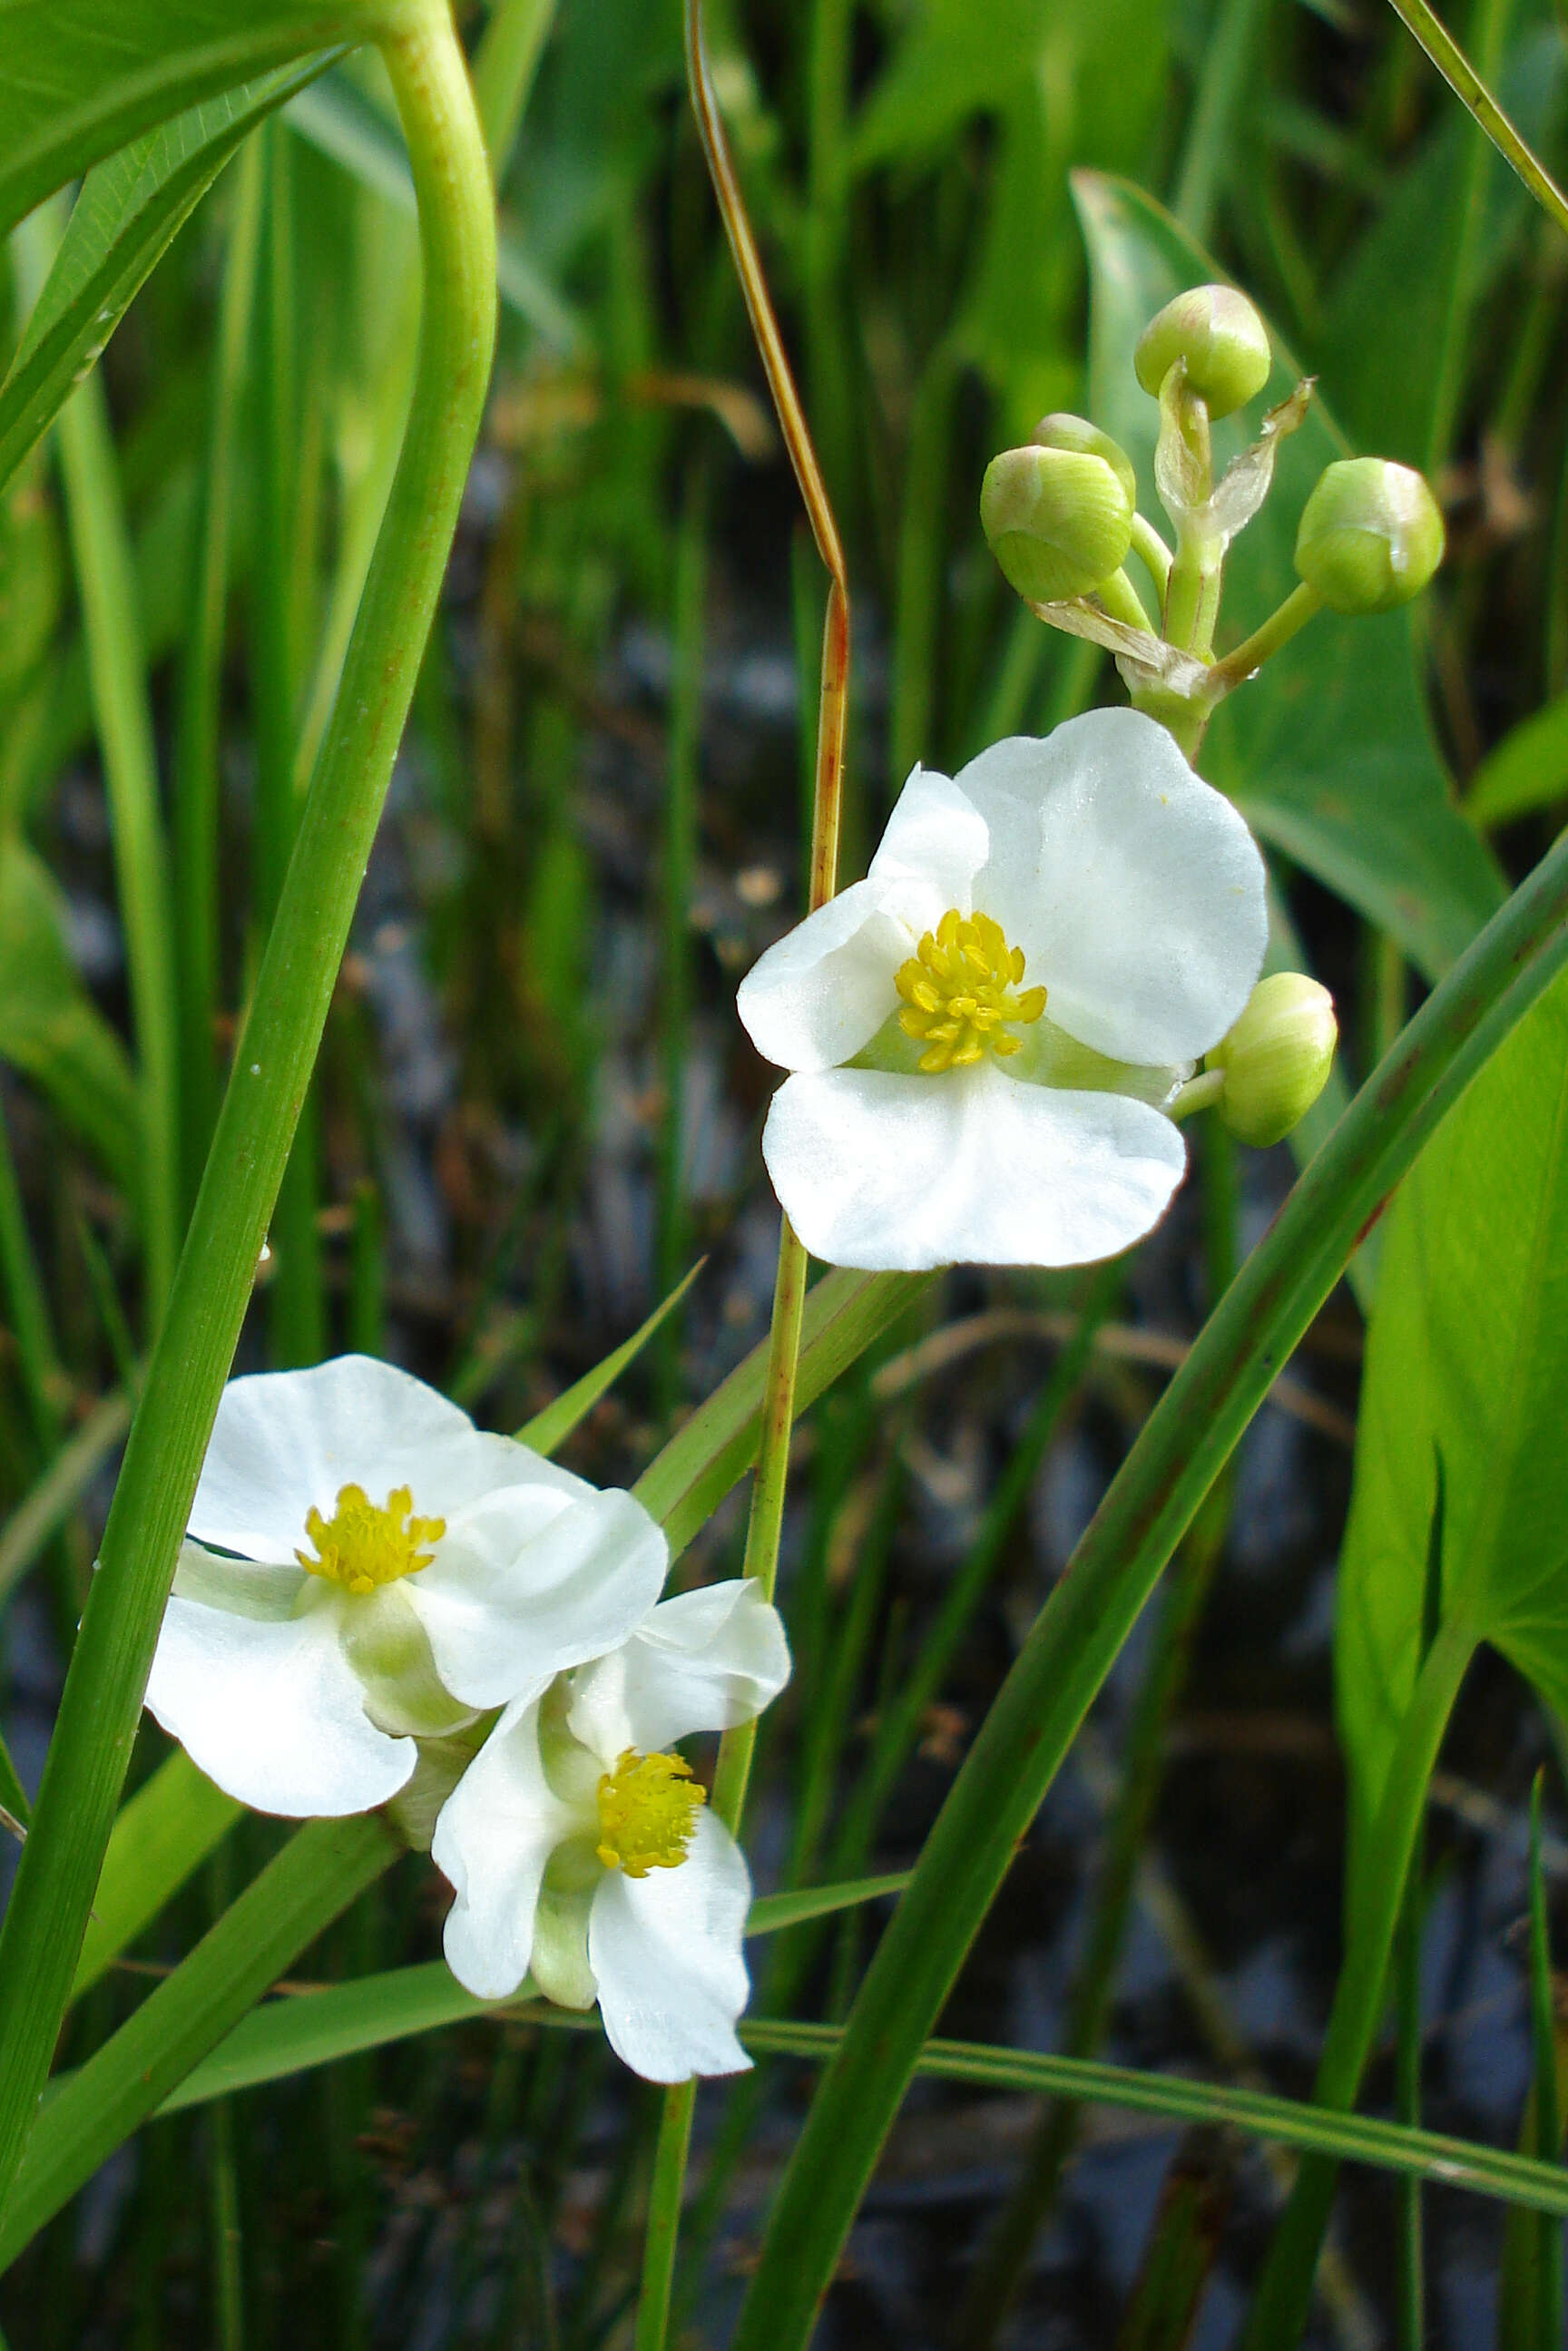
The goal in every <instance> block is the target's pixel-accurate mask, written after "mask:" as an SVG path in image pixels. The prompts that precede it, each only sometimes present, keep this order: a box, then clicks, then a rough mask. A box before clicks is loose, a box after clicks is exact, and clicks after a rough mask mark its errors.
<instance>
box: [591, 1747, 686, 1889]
mask: <svg viewBox="0 0 1568 2351" xmlns="http://www.w3.org/2000/svg"><path fill="white" fill-rule="evenodd" d="M706 1802H707V1791H706V1788H700V1787H698V1786H697V1784H696V1782H695V1781H694V1780H693V1778H692V1771H691V1765H690V1764H689V1763H684V1762H683V1761H681V1759H680V1757H679V1756H678V1755H639V1754H638V1752H637V1750H636V1749H635V1748H634V1747H628V1748H627V1749H626V1750H624V1752H623V1753H622V1754H621V1755H620V1756H619V1757H618V1758H617V1759H616V1764H615V1769H614V1771H606V1772H605V1773H604V1774H603V1776H602V1778H601V1780H600V1782H599V1844H598V1848H597V1850H598V1854H599V1858H600V1860H601V1862H602V1863H603V1864H604V1866H605V1868H606V1869H623V1870H624V1871H625V1873H626V1875H627V1876H628V1877H646V1876H647V1875H648V1872H649V1871H650V1870H651V1869H677V1868H678V1867H679V1866H680V1865H681V1863H682V1862H683V1861H685V1857H686V1847H687V1845H689V1844H690V1843H691V1841H692V1831H693V1830H694V1829H695V1826H696V1824H697V1814H698V1813H699V1812H700V1811H701V1809H702V1807H703V1805H704V1804H706Z"/></svg>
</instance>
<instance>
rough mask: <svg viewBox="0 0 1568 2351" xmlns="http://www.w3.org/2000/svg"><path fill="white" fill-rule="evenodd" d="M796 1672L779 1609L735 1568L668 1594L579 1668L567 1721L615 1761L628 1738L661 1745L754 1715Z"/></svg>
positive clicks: (650, 1747) (644, 1749)
mask: <svg viewBox="0 0 1568 2351" xmlns="http://www.w3.org/2000/svg"><path fill="white" fill-rule="evenodd" d="M788 1680H789V1645H788V1643H787V1642H786V1640H785V1637H784V1625H783V1620H782V1618H781V1617H780V1616H779V1611H778V1610H777V1609H776V1608H775V1607H773V1606H772V1605H771V1604H769V1602H768V1601H767V1600H765V1599H764V1598H763V1595H762V1593H761V1592H760V1590H759V1589H758V1586H757V1584H756V1583H750V1582H747V1581H746V1580H745V1579H743V1578H740V1577H735V1578H732V1579H731V1580H730V1581H729V1582H727V1583H709V1584H705V1585H704V1586H702V1588H701V1589H699V1590H698V1591H695V1592H683V1593H677V1595H676V1597H675V1598H674V1600H664V1601H661V1602H660V1604H659V1605H658V1607H657V1608H655V1609H654V1610H653V1614H651V1615H650V1616H649V1617H648V1618H647V1620H646V1621H645V1623H644V1624H643V1625H641V1626H640V1627H639V1629H638V1630H637V1631H636V1632H635V1633H633V1634H632V1637H631V1639H630V1640H629V1641H626V1642H624V1643H623V1644H622V1646H621V1647H620V1648H619V1649H614V1650H612V1652H611V1654H610V1655H609V1656H604V1657H601V1658H600V1659H599V1660H598V1661H597V1662H596V1663H595V1664H593V1665H591V1666H585V1667H583V1668H582V1670H581V1672H580V1673H577V1674H574V1675H573V1676H572V1682H571V1693H572V1694H571V1708H570V1713H569V1715H568V1717H567V1725H568V1728H569V1729H570V1732H571V1734H572V1737H573V1738H574V1739H580V1740H581V1741H582V1743H583V1745H584V1746H585V1747H590V1748H591V1749H592V1750H593V1752H594V1753H595V1754H596V1755H598V1756H599V1757H600V1758H601V1761H603V1763H604V1765H605V1768H606V1769H607V1770H608V1769H609V1768H610V1767H611V1766H612V1765H613V1763H614V1761H615V1760H616V1758H617V1756H619V1755H620V1754H622V1752H623V1750H625V1749H626V1748H628V1747H635V1748H636V1749H638V1750H639V1751H640V1752H641V1753H643V1754H644V1755H653V1754H657V1753H660V1752H662V1751H663V1750H665V1749H667V1748H670V1747H672V1746H674V1742H675V1740H678V1739H685V1738H687V1737H688V1736H689V1735H690V1733H691V1732H693V1731H695V1730H730V1729H734V1727H735V1725H736V1724H737V1722H749V1721H750V1720H751V1719H752V1717H753V1716H754V1715H758V1714H760V1713H761V1711H762V1709H763V1708H764V1707H765V1706H767V1705H768V1702H769V1700H770V1699H772V1698H776V1697H777V1696H778V1694H779V1691H780V1690H781V1689H782V1688H783V1687H784V1685H785V1683H786V1682H787V1681H788Z"/></svg>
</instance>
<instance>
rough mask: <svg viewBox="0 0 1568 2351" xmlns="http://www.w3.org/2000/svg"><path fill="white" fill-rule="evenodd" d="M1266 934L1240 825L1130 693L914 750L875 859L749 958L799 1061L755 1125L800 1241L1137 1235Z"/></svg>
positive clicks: (1060, 1249)
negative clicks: (996, 736) (1132, 704)
mask: <svg viewBox="0 0 1568 2351" xmlns="http://www.w3.org/2000/svg"><path fill="white" fill-rule="evenodd" d="M982 918H984V919H982ZM945 921H946V922H947V930H946V932H944V929H943V925H944V922H945ZM1267 935H1268V915H1267V909H1266V905H1265V897H1264V872H1263V862H1262V859H1261V858H1260V855H1259V852H1258V849H1257V846H1256V844H1255V843H1254V841H1253V840H1252V837H1251V834H1250V833H1249V831H1248V829H1247V826H1246V824H1245V823H1244V822H1243V820H1242V819H1241V818H1240V817H1239V815H1238V814H1237V812H1236V810H1234V809H1233V808H1232V807H1231V805H1230V803H1229V802H1228V800H1226V799H1224V798H1223V797H1222V796H1221V795H1220V794H1219V793H1218V792H1216V791H1214V790H1212V789H1210V787H1209V786H1208V785H1207V784H1205V783H1203V782H1202V781H1201V780H1200V779H1199V778H1197V776H1195V775H1194V774H1193V773H1192V770H1191V769H1190V768H1189V767H1188V766H1187V763H1186V759H1185V758H1183V757H1182V754H1181V752H1180V751H1179V750H1178V749H1177V747H1176V745H1175V743H1174V742H1173V741H1172V739H1171V737H1170V736H1169V735H1168V734H1167V733H1166V730H1165V728H1164V727H1162V726H1158V725H1156V724H1155V721H1154V720H1152V719H1150V718H1146V717H1144V716H1142V715H1141V714H1139V713H1138V712H1136V711H1131V710H1099V711H1093V712H1091V713H1090V714H1089V715H1088V716H1085V717H1082V718H1077V719H1073V720H1071V721H1070V722H1069V724H1068V725H1066V726H1060V727H1058V728H1057V730H1056V732H1055V733H1054V734H1053V735H1051V736H1050V737H1046V738H1045V739H1044V740H1037V739H1034V738H1032V737H1012V738H1010V739H1009V740H1008V741H1005V742H1001V743H997V744H994V745H993V746H992V747H991V748H990V749H989V750H988V751H984V752H982V753H981V754H980V756H979V758H977V759H973V760H971V761H970V763H969V765H968V766H967V768H964V769H963V770H962V771H961V773H960V774H959V776H958V777H957V778H956V780H952V779H949V778H947V777H946V776H941V775H936V774H934V773H932V772H931V771H930V770H928V769H925V768H915V772H914V774H913V775H912V776H911V777H910V778H909V781H908V782H907V784H906V785H905V786H904V791H903V793H902V795H901V797H900V799H899V801H898V805H897V807H896V808H895V809H894V812H893V815H892V817H891V819H890V820H889V822H888V826H887V830H886V831H885V833H884V834H883V840H882V844H881V846H880V847H879V849H878V851H877V852H876V855H875V857H874V858H873V861H872V864H871V870H870V872H869V873H868V874H867V876H866V879H865V880H864V881H863V882H860V883H855V884H854V885H853V886H852V888H850V889H848V890H845V891H844V892H843V893H841V895H840V896H839V897H837V898H834V899H832V900H831V901H830V902H829V904H827V905H825V906H823V907H822V908H821V910H820V911H819V912H818V913H816V914H812V915H810V916H809V917H808V919H807V920H806V921H805V922H803V923H802V924H800V926H799V927H798V928H797V929H795V930H793V931H791V932H789V934H788V935H787V936H786V937H784V938H782V939H780V940H779V943H778V945H777V946H773V947H770V948H769V949H768V952H767V953H766V954H765V955H764V956H762V957H761V958H760V960H759V961H758V964H757V965H756V966H755V967H754V968H753V969H752V970H751V971H750V972H749V973H748V974H747V977H746V979H745V980H744V981H743V982H742V983H741V987H740V993H739V998H738V1008H739V1011H740V1016H741V1019H743V1020H744V1022H745V1023H746V1026H747V1029H748V1030H749V1031H750V1033H751V1036H752V1039H753V1040H754V1042H755V1043H756V1044H757V1046H758V1050H760V1051H761V1052H763V1053H764V1054H766V1055H767V1057H768V1060H769V1061H776V1062H778V1063H779V1064H780V1065H781V1066H782V1067H783V1068H785V1069H787V1070H789V1071H792V1072H794V1074H793V1075H791V1076H790V1077H789V1079H788V1080H787V1081H786V1082H785V1084H784V1085H783V1086H782V1087H781V1088H780V1089H779V1092H778V1094H777V1095H776V1096H775V1097H774V1101H773V1105H772V1109H771V1111H770V1112H769V1114H768V1124H767V1127H766V1130H765V1132H764V1134H763V1142H762V1148H763V1155H764V1157H765V1158H766V1160H767V1163H768V1173H769V1175H771V1176H772V1178H773V1184H774V1188H775V1190H776V1191H777V1192H778V1195H779V1200H780V1202H781V1203H782V1205H783V1207H784V1209H785V1211H786V1213H787V1214H788V1216H789V1219H790V1222H791V1223H792V1224H793V1226H794V1228H795V1229H796V1231H797V1232H798V1233H799V1235H800V1238H801V1240H802V1241H803V1242H804V1243H805V1245H806V1247H807V1248H808V1249H810V1251H811V1252H812V1254H813V1255H814V1256H817V1257H820V1258H822V1259H826V1260H827V1261H828V1262H829V1263H830V1264H836V1265H850V1266H858V1267H863V1268H866V1269H868V1270H873V1271H875V1270H894V1269H900V1268H902V1269H908V1270H921V1269H924V1268H926V1267H931V1266H938V1265H945V1264H951V1263H954V1262H957V1261H974V1262H980V1263H985V1264H994V1265H1071V1264H1079V1263H1082V1262H1084V1261H1086V1260H1088V1259H1094V1258H1100V1257H1109V1256H1112V1255H1113V1254H1114V1253H1115V1252H1116V1251H1117V1250H1119V1249H1125V1248H1126V1247H1127V1246H1128V1245H1129V1244H1130V1243H1131V1242H1133V1241H1134V1240H1136V1239H1137V1238H1139V1237H1140V1236H1141V1235H1142V1234H1144V1233H1145V1232H1147V1231H1148V1230H1149V1228H1151V1227H1152V1226H1153V1225H1154V1224H1155V1222H1156V1221H1157V1219H1158V1218H1159V1217H1160V1216H1161V1215H1162V1214H1163V1212H1164V1210H1165V1208H1166V1204H1167V1203H1168V1201H1169V1199H1170V1197H1171V1195H1172V1193H1173V1192H1174V1191H1175V1189H1176V1186H1177V1184H1178V1183H1179V1182H1180V1180H1181V1177H1182V1175H1183V1173H1184V1171H1185V1168H1186V1150H1185V1147H1184V1145H1183V1143H1182V1140H1181V1137H1180V1135H1179V1134H1178V1133H1177V1131H1176V1127H1175V1125H1174V1124H1173V1123H1172V1122H1171V1120H1170V1119H1169V1118H1167V1117H1166V1115H1165V1114H1164V1110H1165V1105H1166V1104H1167V1103H1168V1102H1170V1101H1171V1100H1172V1098H1173V1096H1174V1094H1175V1092H1176V1088H1177V1087H1178V1086H1179V1084H1180V1083H1181V1081H1183V1079H1184V1078H1186V1076H1187V1075H1188V1074H1189V1072H1190V1071H1191V1068H1192V1066H1193V1064H1194V1062H1195V1061H1197V1057H1198V1056H1199V1055H1201V1054H1202V1053H1204V1052H1206V1051H1207V1050H1208V1049H1209V1048H1210V1047H1211V1046H1213V1045H1215V1044H1217V1043H1218V1040H1219V1039H1220V1038H1221V1037H1222V1036H1223V1035H1224V1034H1225V1033H1226V1031H1227V1029H1229V1027H1230V1026H1231V1024H1232V1023H1233V1022H1234V1021H1235V1020H1236V1019H1238V1018H1239V1015H1240V1013H1241V1011H1242V1009H1243V1008H1244V1007H1245V1005H1246V1003H1247V999H1248V997H1249V994H1250V991H1251V988H1252V985H1253V982H1254V981H1255V980H1256V979H1257V977H1258V974H1259V970H1260V967H1261V964H1262V959H1263V949H1264V946H1265V943H1266V939H1267ZM998 941H999V944H998ZM1009 958H1010V960H1009ZM1042 988H1043V990H1044V1000H1043V1008H1039V998H1040V990H1041V989H1042ZM944 1053H946V1054H947V1055H948V1056H949V1058H948V1059H947V1061H946V1063H945V1064H944V1062H943V1061H942V1056H943V1054H944Z"/></svg>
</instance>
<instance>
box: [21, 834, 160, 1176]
mask: <svg viewBox="0 0 1568 2351" xmlns="http://www.w3.org/2000/svg"><path fill="white" fill-rule="evenodd" d="M0 1061H9V1062H11V1063H12V1065H13V1066H14V1067H15V1068H16V1069H18V1070H23V1071H26V1074H27V1076H28V1077H30V1078H31V1079H33V1081H35V1083H37V1085H38V1086H40V1087H41V1088H42V1089H43V1091H44V1092H46V1093H47V1095H48V1096H49V1098H50V1100H51V1101H52V1102H54V1105H55V1107H56V1109H57V1111H58V1112H59V1114H60V1116H61V1117H62V1118H63V1119H64V1120H65V1121H66V1123H67V1124H68V1125H69V1126H72V1127H74V1128H75V1129H76V1131H77V1133H78V1134H80V1135H81V1136H82V1138H83V1139H84V1141H86V1142H87V1143H89V1144H91V1145H92V1147H93V1149H94V1150H95V1151H96V1152H97V1153H98V1155H99V1157H100V1159H101V1160H102V1161H103V1164H104V1165H105V1167H106V1168H107V1169H108V1170H109V1172H110V1174H111V1175H113V1176H114V1178H115V1180H116V1182H117V1183H120V1184H121V1185H122V1186H124V1187H125V1189H126V1190H127V1192H129V1193H130V1194H131V1196H135V1194H136V1191H137V1189H138V1186H139V1182H140V1177H139V1173H138V1168H139V1159H140V1148H141V1145H140V1133H141V1130H140V1125H139V1122H138V1116H137V1106H136V1081H135V1079H134V1078H133V1076H132V1075H131V1064H130V1062H129V1061H128V1060H127V1058H126V1053H125V1048H124V1047H123V1046H122V1045H121V1043H120V1040H119V1038H118V1037H117V1036H116V1035H115V1033H114V1031H113V1029H110V1026H109V1024H108V1022H107V1021H106V1020H105V1019H103V1018H102V1016H101V1014H100V1013H99V1011H98V1010H97V1008H95V1006H94V1004H93V1002H92V999H91V998H90V997H89V995H88V992H87V990H86V988H85V987H83V986H82V983H81V980H80V978H79V977H78V973H77V969H76V966H75V965H74V964H73V963H72V961H71V958H70V952H69V949H68V947H67V946H66V904H65V899H64V896H63V894H62V893H61V892H60V890H59V888H58V887H57V883H55V881H54V879H53V877H52V876H51V875H50V873H49V872H48V870H47V867H46V866H45V865H44V864H43V863H42V862H40V861H39V859H37V857H35V856H34V854H33V852H32V851H31V850H30V849H29V848H28V847H27V846H26V843H25V842H24V841H19V840H15V839H13V840H9V841H5V840H0Z"/></svg>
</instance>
